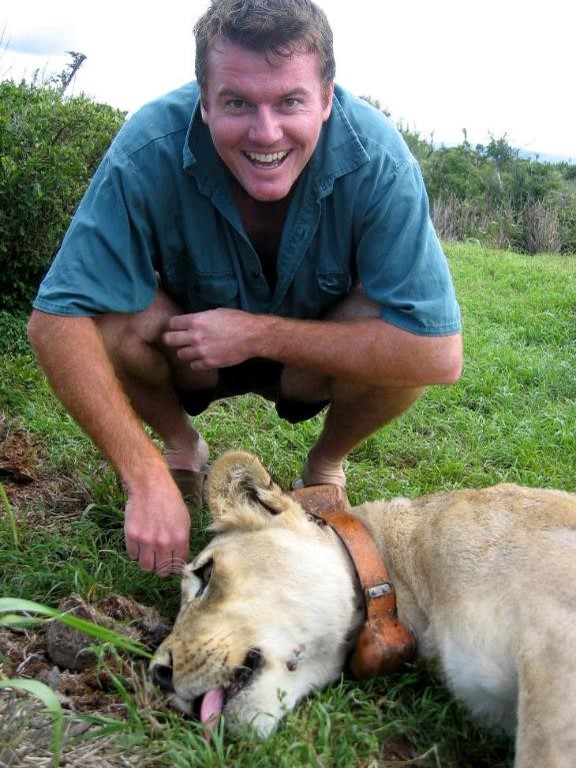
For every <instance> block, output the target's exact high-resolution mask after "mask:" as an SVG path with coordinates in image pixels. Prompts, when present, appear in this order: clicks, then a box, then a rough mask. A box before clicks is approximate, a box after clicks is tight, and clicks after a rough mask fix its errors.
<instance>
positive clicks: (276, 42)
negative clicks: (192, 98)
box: [194, 0, 336, 90]
mask: <svg viewBox="0 0 576 768" xmlns="http://www.w3.org/2000/svg"><path fill="white" fill-rule="evenodd" d="M194 36H195V38H196V79H197V80H198V83H199V84H200V88H201V89H202V90H204V89H205V88H206V81H207V77H208V72H207V60H208V53H209V51H210V46H211V44H212V42H213V41H214V40H215V39H216V38H218V37H223V38H226V39H227V40H229V41H230V42H232V43H236V44H237V45H240V46H242V47H243V48H247V49H249V50H252V51H257V52H259V53H273V54H276V55H279V56H291V55H292V54H294V53H299V52H306V53H316V54H318V59H319V62H320V77H321V79H322V81H323V82H324V83H325V84H327V83H329V82H331V81H332V80H333V79H334V75H335V72H336V63H335V60H334V44H333V37H332V29H331V28H330V24H329V23H328V19H327V18H326V14H325V13H324V11H322V10H321V9H320V8H318V6H317V5H315V4H314V3H313V2H310V0H211V3H210V7H209V8H208V10H207V11H206V13H204V15H203V16H201V17H200V19H199V20H198V21H197V23H196V25H195V26H194Z"/></svg>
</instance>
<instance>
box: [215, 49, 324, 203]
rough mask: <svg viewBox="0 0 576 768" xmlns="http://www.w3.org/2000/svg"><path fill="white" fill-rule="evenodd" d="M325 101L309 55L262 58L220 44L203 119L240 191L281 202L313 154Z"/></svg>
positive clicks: (314, 59) (314, 62) (313, 56)
mask: <svg viewBox="0 0 576 768" xmlns="http://www.w3.org/2000/svg"><path fill="white" fill-rule="evenodd" d="M332 96H333V86H332V84H330V85H329V86H327V85H325V84H324V83H323V82H322V80H321V78H320V68H319V64H318V56H317V55H316V54H311V53H296V54H294V55H292V56H290V57H284V56H276V55H273V54H269V55H264V54H261V53H256V52H254V51H250V50H248V49H246V48H242V47H241V46H239V45H236V44H234V43H231V42H230V41H229V40H225V39H220V40H218V41H216V43H215V44H214V45H213V46H212V49H211V51H210V53H209V56H208V81H207V85H206V89H205V92H204V94H203V98H202V119H203V120H204V122H205V123H206V125H207V126H208V128H209V129H210V134H211V136H212V141H213V142H214V146H215V147H216V151H217V152H218V154H219V155H220V157H221V158H222V160H223V161H224V163H225V164H226V166H227V167H228V169H229V170H230V171H231V173H232V174H233V175H234V176H235V177H236V179H237V181H238V182H239V183H240V184H241V185H242V186H243V187H244V189H245V190H246V192H248V194H249V195H251V197H253V198H255V199H256V200H261V201H273V200H281V199H282V198H284V197H286V195H287V194H288V193H289V192H290V189H291V188H292V185H293V184H294V182H295V181H296V179H297V178H298V176H299V175H300V173H301V172H302V170H303V169H304V167H305V166H306V163H307V162H308V160H309V159H310V157H311V155H312V153H313V152H314V149H315V147H316V144H317V142H318V137H319V135H320V130H321V128H322V123H323V122H324V121H325V120H327V119H328V117H329V115H330V110H331V109H332Z"/></svg>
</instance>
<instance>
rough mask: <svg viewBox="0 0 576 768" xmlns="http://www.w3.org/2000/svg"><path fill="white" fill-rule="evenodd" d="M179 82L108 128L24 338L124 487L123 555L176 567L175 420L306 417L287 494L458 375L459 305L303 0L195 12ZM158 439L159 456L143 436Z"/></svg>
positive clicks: (383, 141)
mask: <svg viewBox="0 0 576 768" xmlns="http://www.w3.org/2000/svg"><path fill="white" fill-rule="evenodd" d="M195 37H196V77H197V81H196V82H193V83H190V84H188V85H185V86H183V87H182V88H180V89H178V90H176V91H174V92H172V93H169V94H168V95H166V96H165V97H163V98H160V99H158V100H156V101H154V102H152V103H150V104H149V105H147V106H145V107H144V108H143V109H141V110H140V111H139V112H138V113H137V114H135V115H134V116H133V117H132V118H131V119H130V120H129V121H128V122H127V124H126V125H125V126H124V128H123V129H122V130H121V131H120V133H119V135H118V136H117V138H116V139H115V141H114V142H113V144H112V146H111V147H110V149H109V151H108V153H107V154H106V156H105V158H104V160H103V162H102V164H101V166H100V168H99V169H98V171H97V173H96V174H95V176H94V179H93V180H92V183H91V185H90V187H89V189H88V191H87V193H86V195H85V197H84V199H83V201H82V202H81V204H80V206H79V208H78V211H77V212H76V215H75V216H74V219H73V221H72V223H71V225H70V228H69V230H68V233H67V235H66V237H65V239H64V241H63V243H62V247H61V249H60V251H59V253H58V254H57V256H56V259H55V260H54V263H53V265H52V267H51V269H50V271H49V273H48V274H47V276H46V278H45V280H44V281H43V283H42V285H41V287H40V290H39V293H38V296H37V298H36V301H35V303H34V307H35V309H34V312H33V314H32V317H31V320H30V324H29V335H30V340H31V342H32V345H33V347H34V349H35V351H36V353H37V355H38V358H39V360H40V362H41V364H42V366H43V368H44V371H45V372H46V375H47V377H48V379H49V381H50V383H51V385H52V387H53V388H54V390H55V392H56V394H57V395H58V397H59V398H60V399H61V400H62V402H63V403H64V405H65V406H66V407H67V409H68V410H69V411H70V413H71V414H72V415H73V416H74V417H75V418H76V420H77V421H78V423H79V424H80V425H81V426H82V427H83V428H84V429H85V430H86V432H87V433H88V434H89V435H90V437H91V438H92V439H93V440H94V442H95V443H96V444H97V445H98V446H99V447H100V448H101V449H102V450H103V451H104V453H105V454H106V455H107V456H108V458H109V459H110V461H111V462H112V463H113V465H114V467H115V468H116V471H117V472H118V475H119V477H120V478H121V480H122V481H123V483H124V486H125V488H126V492H127V502H126V518H125V520H126V522H125V533H126V545H127V550H128V553H129V555H130V556H131V557H132V558H134V559H137V560H138V561H139V563H140V566H141V567H142V568H143V569H144V570H152V569H154V570H156V571H157V573H159V574H160V575H165V574H167V573H169V572H170V571H171V570H172V568H177V567H178V566H179V564H180V563H181V561H182V560H186V559H187V557H188V546H189V532H190V519H189V514H188V510H187V507H186V504H185V502H184V500H183V494H184V495H185V496H187V497H188V499H187V500H188V502H189V503H190V504H191V505H192V506H194V505H197V504H199V503H200V499H201V488H202V482H203V470H204V467H205V465H206V462H207V460H208V446H207V445H206V443H205V442H204V440H203V439H202V437H201V436H200V434H199V433H198V432H197V430H196V429H195V428H194V424H193V420H192V421H191V420H190V418H189V416H192V417H193V416H194V415H196V414H198V413H201V412H202V411H204V410H205V409H206V408H207V407H208V406H209V404H210V403H211V402H212V401H213V400H215V399H218V398H222V397H230V396H234V395H239V394H244V393H246V392H254V393H257V394H259V395H262V396H263V397H265V398H267V399H269V400H272V401H273V402H275V404H276V410H277V412H278V415H279V416H280V417H281V418H284V419H287V420H288V421H290V422H292V423H296V422H298V421H302V420H304V419H308V418H311V417H312V416H314V415H315V414H317V413H319V412H320V411H322V410H323V409H326V415H325V419H324V424H323V428H322V431H321V433H320V435H319V437H318V440H317V442H316V443H315V445H313V446H311V448H310V451H309V453H308V456H307V457H306V458H305V461H304V464H303V469H302V475H301V478H300V480H299V482H300V483H303V484H307V485H310V484H316V483H335V484H338V485H344V484H345V475H344V471H343V462H344V459H345V458H346V456H347V455H348V453H349V452H350V451H351V450H352V449H353V448H354V447H355V446H356V445H358V444H359V443H360V442H361V441H363V440H364V439H365V438H367V437H368V436H369V435H371V434H373V433H374V432H375V431H377V430H379V429H381V428H382V427H383V426H385V425H386V424H388V423H389V422H390V421H391V420H392V419H394V418H396V417H397V416H399V415H400V414H402V413H403V412H404V411H405V410H406V409H407V408H409V407H410V406H411V405H412V403H414V401H415V400H416V399H417V398H418V397H419V396H420V394H421V393H422V391H423V389H424V388H425V387H426V386H427V385H431V384H450V383H453V382H454V381H456V380H457V379H458V377H459V375H460V370H461V339H460V324H459V310H458V305H457V303H456V300H455V296H454V291H453V286H452V282H451V279H450V274H449V271H448V267H447V264H446V260H445V257H444V254H443V252H442V249H441V247H440V244H439V242H438V239H437V237H436V235H435V233H434V230H433V227H432V224H431V222H430V217H429V212H428V200H427V197H426V192H425V189H424V185H423V182H422V178H421V174H420V171H419V168H418V166H417V163H416V161H415V160H414V158H413V157H412V156H411V155H410V153H409V151H408V149H407V147H406V145H405V143H404V142H403V140H402V138H401V136H400V135H399V134H398V132H397V130H396V129H395V128H394V127H393V125H392V124H391V123H390V122H389V121H388V119H387V118H386V117H385V116H384V115H383V114H382V113H380V112H378V111H377V110H375V109H373V108H372V107H371V106H369V105H368V104H366V103H365V102H363V101H361V100H359V99H357V98H355V97H353V96H352V95H351V94H350V93H348V92H347V91H346V90H344V89H343V88H340V87H339V86H335V85H334V75H335V65H334V56H333V49H332V33H331V30H330V27H329V24H328V22H327V20H326V17H325V16H324V14H323V12H322V11H321V10H320V9H319V8H318V7H317V6H316V5H315V4H314V3H311V2H309V0H212V3H211V5H210V7H209V9H208V10H207V11H206V13H205V14H204V16H203V17H202V18H201V19H200V20H199V21H198V23H197V25H196V28H195ZM142 421H144V422H145V423H147V424H148V425H150V426H151V427H152V428H153V429H154V430H155V431H156V433H157V434H158V435H159V436H160V437H161V439H162V440H163V442H164V445H165V450H164V452H163V453H160V452H159V451H158V449H157V447H156V445H155V443H154V442H153V441H152V440H151V439H150V437H149V436H148V434H147V432H146V431H145V430H144V428H143V426H142Z"/></svg>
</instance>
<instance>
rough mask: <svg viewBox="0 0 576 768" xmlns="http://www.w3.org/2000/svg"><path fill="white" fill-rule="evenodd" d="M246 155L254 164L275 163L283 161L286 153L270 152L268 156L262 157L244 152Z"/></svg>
mask: <svg viewBox="0 0 576 768" xmlns="http://www.w3.org/2000/svg"><path fill="white" fill-rule="evenodd" d="M246 154H247V155H248V157H249V158H250V160H254V162H256V163H276V162H278V160H284V158H285V157H286V155H287V154H288V152H272V153H270V154H268V155H262V154H260V153H259V152H246Z"/></svg>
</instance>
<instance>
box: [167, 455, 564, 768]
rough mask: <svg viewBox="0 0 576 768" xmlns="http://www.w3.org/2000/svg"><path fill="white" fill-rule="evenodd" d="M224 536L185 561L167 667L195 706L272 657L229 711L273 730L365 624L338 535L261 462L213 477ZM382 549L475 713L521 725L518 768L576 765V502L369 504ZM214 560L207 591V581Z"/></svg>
mask: <svg viewBox="0 0 576 768" xmlns="http://www.w3.org/2000/svg"><path fill="white" fill-rule="evenodd" d="M208 492H209V504H210V509H211V511H212V514H213V517H214V529H215V530H216V532H217V535H216V536H215V538H214V540H213V541H212V542H211V544H209V546H208V547H207V548H206V549H205V550H204V551H203V552H202V553H201V554H200V555H199V556H198V557H197V558H196V559H195V560H194V562H193V563H191V564H190V565H189V566H187V567H186V569H185V573H184V578H183V602H182V607H181V610H180V614H179V616H178V619H177V622H176V624H175V627H174V630H173V632H172V634H171V635H170V636H169V637H168V638H167V639H166V640H165V641H164V643H163V644H162V645H161V646H160V648H159V649H158V651H157V654H156V656H155V659H154V662H153V665H154V664H159V665H163V666H169V667H171V674H172V675H173V684H174V689H175V693H176V697H177V699H178V700H179V701H180V704H181V705H182V706H183V707H184V708H189V704H190V702H191V701H192V700H193V699H194V698H195V697H198V696H200V695H202V694H203V693H204V692H205V691H206V690H208V689H212V688H215V687H216V686H220V685H222V686H224V687H227V686H233V681H234V680H235V679H236V676H237V674H238V669H239V668H242V666H243V665H244V663H245V659H246V658H247V654H248V652H249V651H250V650H251V649H258V651H259V653H260V654H261V665H260V666H259V668H258V669H256V671H255V672H254V673H253V674H252V675H251V676H250V678H249V679H248V680H247V681H246V682H245V684H244V686H243V687H242V688H241V690H240V691H239V692H238V693H237V694H236V695H232V696H231V697H230V698H229V700H228V701H227V704H226V706H225V708H224V714H225V716H226V721H227V724H228V725H230V726H232V727H233V728H234V727H237V726H238V725H240V724H245V723H248V724H251V725H252V726H253V727H255V728H256V729H257V730H258V731H259V732H260V733H261V734H262V735H266V734H268V733H269V732H270V731H271V730H272V729H273V728H274V726H275V725H276V724H277V722H278V720H279V719H280V718H281V717H282V714H283V713H284V712H285V711H286V710H289V709H291V708H292V707H293V706H294V705H295V704H296V703H297V701H298V700H299V699H301V698H302V697H303V696H305V695H306V694H307V693H309V692H310V691H311V690H313V689H314V688H318V687H321V686H323V685H326V684H327V683H329V682H330V681H332V680H334V679H336V678H337V677H338V675H339V674H340V672H341V670H342V668H343V665H344V661H345V657H346V655H347V653H348V651H349V649H350V645H351V642H353V638H354V636H355V634H356V632H357V631H358V627H359V625H360V623H361V620H362V613H361V610H360V609H359V601H358V595H357V585H356V583H355V577H354V575H353V571H352V568H351V565H350V562H349V559H348V555H347V554H346V553H345V552H344V551H343V549H342V545H341V543H340V541H339V539H338V537H337V536H336V535H335V534H334V533H333V532H332V531H331V530H330V529H329V528H326V527H321V526H319V525H318V524H317V523H315V522H313V521H311V520H310V519H309V518H308V516H307V515H306V514H305V513H304V511H303V510H302V509H301V507H300V506H299V504H297V503H296V502H295V501H294V500H293V499H292V498H291V497H290V496H289V495H288V494H285V493H283V492H282V491H281V490H280V488H278V486H276V485H275V484H274V483H272V481H271V480H270V478H269V476H268V473H267V472H266V471H265V470H264V469H263V468H262V466H261V465H260V463H259V462H258V461H257V459H255V458H254V457H253V456H250V455H249V454H243V453H231V454H227V455H225V456H224V457H222V458H221V459H220V460H219V461H218V462H216V464H215V466H214V468H213V471H212V473H211V476H210V478H209V489H208ZM352 511H353V513H354V514H356V515H358V516H359V517H360V518H361V519H362V520H363V521H364V522H365V523H366V525H367V526H368V527H369V528H370V530H371V531H372V534H373V536H374V538H375V540H376V543H377V545H378V547H379V549H380V550H381V551H382V552H383V554H384V557H385V560H386V563H387V566H388V568H389V570H390V573H391V577H392V580H393V582H394V584H395V587H396V593H397V602H398V610H399V615H400V618H401V619H402V621H404V622H405V623H406V624H407V625H409V626H410V627H411V628H412V630H413V631H414V632H415V634H416V636H417V638H418V645H419V652H420V654H422V655H423V656H425V657H428V658H434V659H437V660H438V661H439V662H440V666H441V669H442V671H443V674H444V677H445V679H446V683H447V685H448V686H449V688H450V689H451V691H452V692H453V693H454V695H455V696H456V697H458V698H459V699H461V700H462V701H463V702H464V703H465V704H467V706H468V707H469V708H470V710H471V711H472V712H473V713H474V714H476V715H478V716H482V717H484V718H487V719H488V720H489V721H490V722H493V723H497V724H501V725H503V726H505V727H508V728H510V729H516V762H515V766H516V768H535V767H536V766H537V767H538V768H574V766H576V667H575V665H574V661H573V655H574V649H575V648H576V496H574V495H572V494H568V493H564V492H561V491H552V490H538V489H530V488H522V487H519V486H515V485H497V486H495V487H493V488H488V489H484V490H465V491H453V492H448V493H438V494H434V495H431V496H427V497H424V498H422V499H417V500H408V499H395V500H392V501H389V502H385V501H378V502H370V503H367V504H363V505H362V506H360V507H356V508H354V509H353V510H352ZM208 561H213V566H211V575H210V579H209V581H208V584H207V587H206V589H205V591H204V592H203V593H202V595H200V596H199V597H195V594H196V592H197V590H198V586H199V583H200V582H199V581H198V579H197V577H196V576H195V575H194V571H197V570H198V569H199V568H201V567H202V565H203V564H204V563H206V562H208Z"/></svg>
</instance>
